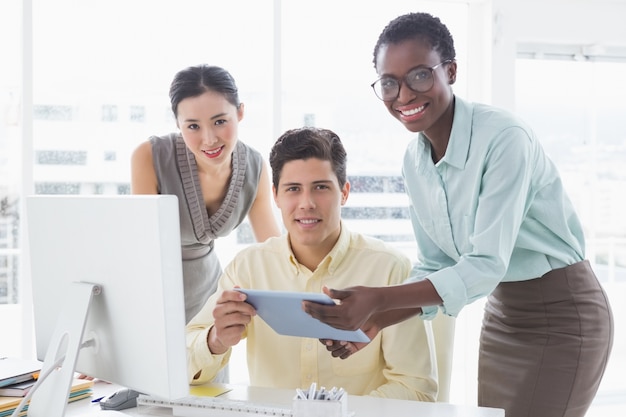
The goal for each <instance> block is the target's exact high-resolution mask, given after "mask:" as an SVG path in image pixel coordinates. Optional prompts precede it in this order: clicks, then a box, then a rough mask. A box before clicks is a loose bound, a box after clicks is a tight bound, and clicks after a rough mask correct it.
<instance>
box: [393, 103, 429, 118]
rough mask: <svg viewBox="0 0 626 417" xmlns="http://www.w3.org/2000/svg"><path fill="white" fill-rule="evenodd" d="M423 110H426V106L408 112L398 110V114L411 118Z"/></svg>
mask: <svg viewBox="0 0 626 417" xmlns="http://www.w3.org/2000/svg"><path fill="white" fill-rule="evenodd" d="M425 108H426V105H425V104H424V105H422V106H419V107H415V108H413V109H410V110H398V112H400V114H402V115H403V116H413V115H415V114H417V113H420V112H422V111H424V109H425Z"/></svg>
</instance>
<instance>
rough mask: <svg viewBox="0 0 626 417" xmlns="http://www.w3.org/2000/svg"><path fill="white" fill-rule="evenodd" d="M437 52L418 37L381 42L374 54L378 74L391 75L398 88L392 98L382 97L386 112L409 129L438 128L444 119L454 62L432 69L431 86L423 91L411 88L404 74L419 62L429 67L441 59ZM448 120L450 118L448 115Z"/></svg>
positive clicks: (449, 100) (453, 78)
mask: <svg viewBox="0 0 626 417" xmlns="http://www.w3.org/2000/svg"><path fill="white" fill-rule="evenodd" d="M442 60H443V59H442V58H441V57H440V56H439V53H438V52H436V51H435V50H433V49H432V48H431V47H430V45H429V44H428V43H426V42H424V41H422V40H420V39H410V40H406V41H403V42H401V43H398V44H389V45H384V46H383V47H381V48H380V50H379V52H378V56H377V57H376V64H377V65H376V68H377V71H378V76H379V77H391V78H395V79H396V80H398V81H399V83H400V92H399V94H398V97H396V98H395V99H394V100H389V101H384V103H385V106H386V107H387V110H388V111H389V113H390V114H391V115H392V116H393V117H395V118H396V119H398V120H399V121H400V122H401V123H402V124H403V125H404V126H405V127H406V128H407V129H408V130H409V131H411V132H424V133H426V135H427V136H428V131H429V130H434V131H437V130H440V129H441V128H443V127H444V126H440V124H442V123H450V122H446V121H445V120H446V118H443V117H442V116H443V115H444V113H445V112H446V111H447V110H448V109H450V105H451V103H452V100H453V93H452V88H451V87H450V85H451V84H452V83H454V81H455V78H456V63H455V62H451V63H447V64H443V65H439V66H438V67H436V68H435V69H434V70H433V73H432V75H433V86H432V88H430V89H429V90H428V91H426V92H424V93H418V92H416V91H414V90H411V89H410V88H409V87H408V86H407V83H406V81H405V76H406V74H407V73H408V72H409V71H411V70H412V69H414V68H416V67H419V66H422V67H426V68H432V67H435V66H436V65H438V64H440V63H441V62H442ZM450 120H451V119H450Z"/></svg>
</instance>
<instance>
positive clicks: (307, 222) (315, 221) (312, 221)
mask: <svg viewBox="0 0 626 417" xmlns="http://www.w3.org/2000/svg"><path fill="white" fill-rule="evenodd" d="M300 223H304V224H313V223H317V220H300Z"/></svg>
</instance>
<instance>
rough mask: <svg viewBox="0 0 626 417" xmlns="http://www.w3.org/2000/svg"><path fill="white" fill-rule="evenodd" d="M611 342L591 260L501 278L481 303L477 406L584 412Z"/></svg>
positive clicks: (575, 415) (511, 411)
mask: <svg viewBox="0 0 626 417" xmlns="http://www.w3.org/2000/svg"><path fill="white" fill-rule="evenodd" d="M612 344H613V316H612V313H611V307H610V305H609V302H608V299H607V296H606V294H605V292H604V290H603V289H602V287H601V285H600V283H599V282H598V279H597V277H596V276H595V274H594V272H593V270H592V269H591V266H590V265H589V262H588V261H582V262H579V263H576V264H574V265H570V266H568V267H566V268H560V269H555V270H553V271H550V272H548V273H547V274H545V275H544V276H542V277H541V278H536V279H532V280H529V281H521V282H505V283H501V284H500V285H498V287H497V288H496V289H495V290H494V291H493V293H492V294H491V295H490V296H489V297H488V299H487V303H486V305H485V316H484V319H483V326H482V331H481V336H480V351H479V362H478V405H480V406H485V407H498V408H504V409H505V412H506V417H557V416H558V417H579V416H580V417H582V416H584V415H585V412H586V411H587V409H588V408H589V406H590V405H591V402H592V401H593V398H594V396H595V394H596V392H597V390H598V386H599V385H600V380H601V379H602V375H603V374H604V370H605V368H606V364H607V361H608V358H609V353H610V351H611V347H612Z"/></svg>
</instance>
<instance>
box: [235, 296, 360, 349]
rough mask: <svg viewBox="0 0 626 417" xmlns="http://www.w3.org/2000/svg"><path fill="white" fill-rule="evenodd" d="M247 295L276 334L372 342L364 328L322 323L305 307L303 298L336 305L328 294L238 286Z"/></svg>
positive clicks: (249, 301) (248, 300) (247, 300)
mask: <svg viewBox="0 0 626 417" xmlns="http://www.w3.org/2000/svg"><path fill="white" fill-rule="evenodd" d="M235 290H237V291H241V292H243V293H244V294H246V295H247V296H248V298H247V299H246V302H247V303H248V304H250V305H252V307H254V308H255V309H256V311H257V314H258V315H259V317H261V318H262V319H263V321H265V322H266V323H267V324H268V325H269V326H270V327H271V328H272V329H274V331H276V333H278V334H282V335H285V336H299V337H311V338H315V339H332V340H345V341H348V342H369V341H370V339H369V337H367V335H366V334H365V333H364V332H363V331H362V330H360V329H359V330H340V329H336V328H334V327H331V326H329V325H328V324H325V323H322V322H321V321H319V320H318V319H316V318H313V317H311V316H309V315H308V314H307V313H305V312H304V310H302V301H304V300H306V301H313V302H316V303H320V304H334V303H335V302H334V301H333V300H332V299H331V298H330V297H329V296H327V295H326V294H322V293H313V292H292V291H270V290H250V289H244V288H235Z"/></svg>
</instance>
